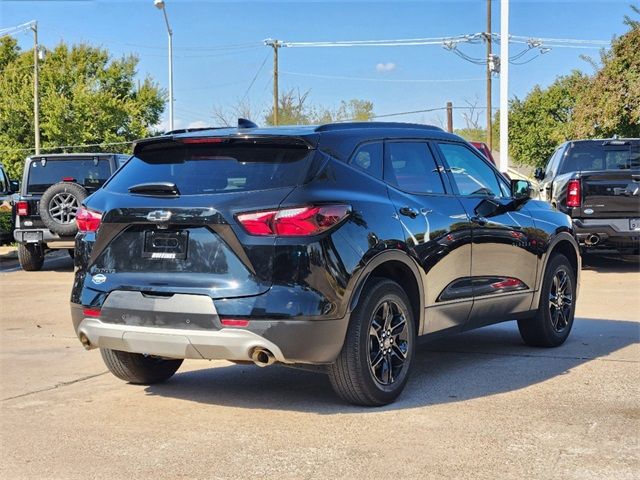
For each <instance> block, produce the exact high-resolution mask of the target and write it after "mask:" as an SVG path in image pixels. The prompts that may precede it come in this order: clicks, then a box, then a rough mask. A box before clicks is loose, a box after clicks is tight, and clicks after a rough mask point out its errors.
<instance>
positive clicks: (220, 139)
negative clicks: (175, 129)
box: [180, 137, 227, 143]
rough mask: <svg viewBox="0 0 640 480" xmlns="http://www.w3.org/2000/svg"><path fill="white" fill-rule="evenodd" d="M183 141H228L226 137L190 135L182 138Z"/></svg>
mask: <svg viewBox="0 0 640 480" xmlns="http://www.w3.org/2000/svg"><path fill="white" fill-rule="evenodd" d="M180 141H181V142H182V143H223V142H225V141H227V139H226V138H214V137H188V138H183V139H182V140H180Z"/></svg>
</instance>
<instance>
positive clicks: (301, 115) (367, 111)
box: [264, 89, 374, 125]
mask: <svg viewBox="0 0 640 480" xmlns="http://www.w3.org/2000/svg"><path fill="white" fill-rule="evenodd" d="M309 94H310V90H307V91H306V92H304V93H301V92H300V90H294V89H290V90H287V91H285V92H283V93H281V94H280V97H279V99H278V124H279V125H316V124H323V123H331V122H343V121H346V120H353V121H368V120H371V119H373V117H374V113H373V103H372V102H370V101H368V100H359V99H351V100H342V101H341V102H340V105H339V106H338V107H337V108H335V109H331V108H327V107H320V106H314V105H311V104H310V103H309V102H308V98H309ZM264 121H265V123H266V124H267V125H274V120H273V107H271V108H270V109H269V111H268V112H267V114H266V115H265V117H264Z"/></svg>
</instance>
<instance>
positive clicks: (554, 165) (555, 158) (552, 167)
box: [544, 148, 564, 178]
mask: <svg viewBox="0 0 640 480" xmlns="http://www.w3.org/2000/svg"><path fill="white" fill-rule="evenodd" d="M563 150H564V149H562V148H558V149H557V150H556V151H555V152H553V155H551V158H550V159H549V163H547V169H546V170H545V172H544V176H545V177H546V178H553V177H554V176H555V174H556V172H557V171H558V163H560V158H561V157H562V154H561V152H562V151H563Z"/></svg>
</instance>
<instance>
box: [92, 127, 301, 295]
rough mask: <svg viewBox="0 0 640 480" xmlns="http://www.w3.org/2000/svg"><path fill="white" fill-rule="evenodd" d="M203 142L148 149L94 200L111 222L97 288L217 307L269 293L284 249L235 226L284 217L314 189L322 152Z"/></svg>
mask: <svg viewBox="0 0 640 480" xmlns="http://www.w3.org/2000/svg"><path fill="white" fill-rule="evenodd" d="M215 140H219V139H215ZM200 142H203V143H200ZM200 142H199V143H193V144H190V143H181V142H177V141H172V142H163V143H161V144H158V145H153V144H152V145H148V146H146V148H144V149H141V151H139V152H137V154H136V156H135V157H134V158H133V159H132V160H131V161H130V162H128V163H127V164H126V165H125V166H124V167H123V168H122V169H121V170H120V171H118V172H117V173H116V174H115V175H114V177H113V178H112V179H111V180H110V181H109V182H108V183H107V184H106V185H105V187H104V188H103V189H102V190H99V191H98V192H97V193H96V194H95V195H94V196H93V197H91V199H89V201H88V203H87V207H88V208H90V209H93V210H97V211H100V212H102V213H103V217H102V223H101V225H100V229H99V231H98V235H97V237H96V242H95V245H94V247H93V251H92V254H91V258H90V265H89V273H90V275H91V276H92V279H91V282H89V283H88V284H87V285H88V286H90V287H91V288H92V289H95V290H101V291H105V292H108V291H112V290H138V291H143V292H170V293H200V294H207V295H209V296H211V297H212V298H229V297H238V296H251V295H258V294H260V293H263V292H265V291H267V290H268V289H269V287H270V286H271V283H272V272H273V264H274V250H275V248H274V243H275V239H274V238H273V237H255V236H250V235H248V234H247V233H246V232H245V231H244V229H243V228H242V227H241V226H239V225H238V224H237V222H236V220H235V216H236V215H237V214H238V213H241V212H247V211H254V210H262V209H269V208H277V207H278V206H279V205H280V203H281V202H282V201H283V200H284V199H285V198H286V197H287V196H288V195H289V193H290V192H291V191H292V190H293V189H294V188H295V187H296V186H297V185H299V184H301V183H303V182H305V181H306V180H307V179H308V176H309V174H310V171H311V169H310V165H311V164H312V160H313V150H311V149H310V147H309V146H308V145H307V144H305V143H304V142H302V141H289V142H286V141H283V140H280V141H277V142H276V141H273V140H271V141H267V140H256V139H251V140H246V139H245V140H240V139H220V140H219V142H215V143H213V140H212V141H211V142H210V143H205V142H204V141H203V140H200Z"/></svg>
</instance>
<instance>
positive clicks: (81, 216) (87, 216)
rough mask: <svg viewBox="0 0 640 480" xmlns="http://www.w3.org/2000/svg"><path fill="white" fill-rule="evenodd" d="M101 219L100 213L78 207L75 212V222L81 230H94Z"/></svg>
mask: <svg viewBox="0 0 640 480" xmlns="http://www.w3.org/2000/svg"><path fill="white" fill-rule="evenodd" d="M101 221H102V214H101V213H100V212H95V211H93V210H89V209H86V208H84V207H80V208H79V209H78V212H77V214H76V224H77V225H78V230H80V231H81V232H95V231H96V230H98V227H99V226H100V222H101Z"/></svg>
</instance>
